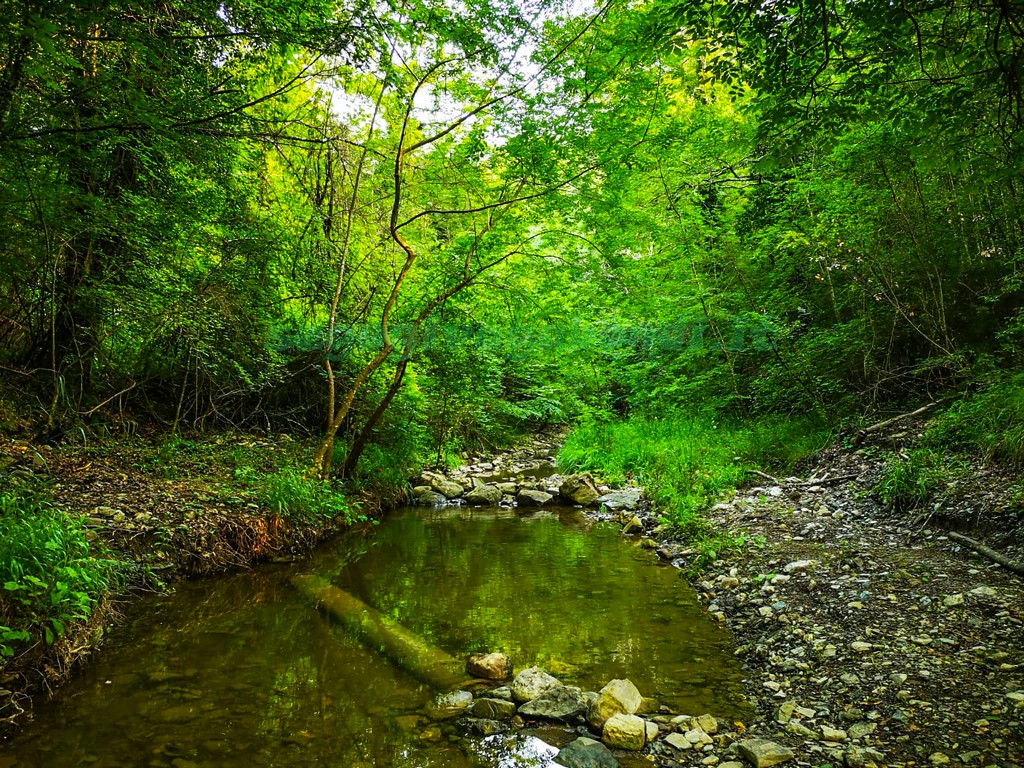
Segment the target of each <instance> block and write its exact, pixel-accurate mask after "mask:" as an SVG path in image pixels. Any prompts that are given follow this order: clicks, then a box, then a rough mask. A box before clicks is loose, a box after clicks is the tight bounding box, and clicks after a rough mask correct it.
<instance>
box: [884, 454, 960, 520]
mask: <svg viewBox="0 0 1024 768" xmlns="http://www.w3.org/2000/svg"><path fill="white" fill-rule="evenodd" d="M969 471H970V467H969V465H968V463H967V462H965V461H964V460H963V459H961V458H959V457H957V456H950V455H946V454H944V453H942V452H939V451H934V450H931V449H930V448H916V449H913V450H909V451H906V452H901V453H896V454H894V455H893V456H891V457H890V458H889V459H888V460H887V461H886V462H885V464H884V465H883V466H882V471H881V475H880V477H879V479H878V482H877V483H875V485H874V487H873V489H872V490H873V491H874V493H875V495H877V496H878V498H879V499H880V500H881V502H882V503H883V504H885V505H886V506H887V507H890V508H892V509H894V510H896V511H899V512H910V511H912V510H915V509H919V508H921V507H923V506H925V505H926V504H930V503H933V502H935V501H937V500H940V499H941V497H942V496H943V495H944V494H945V493H946V491H947V489H950V488H952V487H953V486H955V485H956V484H957V483H958V482H959V481H961V480H962V479H963V478H964V477H965V476H966V474H967V473H968V472H969Z"/></svg>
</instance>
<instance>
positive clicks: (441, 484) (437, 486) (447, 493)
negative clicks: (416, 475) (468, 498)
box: [430, 477, 466, 499]
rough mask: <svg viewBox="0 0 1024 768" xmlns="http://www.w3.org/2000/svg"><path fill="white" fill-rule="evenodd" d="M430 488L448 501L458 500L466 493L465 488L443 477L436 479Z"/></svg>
mask: <svg viewBox="0 0 1024 768" xmlns="http://www.w3.org/2000/svg"><path fill="white" fill-rule="evenodd" d="M430 487H431V488H433V489H434V490H435V491H436V492H437V493H440V494H441V495H442V496H444V497H445V498H447V499H457V498H459V496H461V495H462V494H463V493H465V491H466V489H465V488H463V487H462V486H461V485H459V484H458V483H456V482H455V481H454V480H448V479H446V478H443V477H437V478H434V480H433V482H431V483H430Z"/></svg>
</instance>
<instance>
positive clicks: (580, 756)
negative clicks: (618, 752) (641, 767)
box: [555, 736, 619, 768]
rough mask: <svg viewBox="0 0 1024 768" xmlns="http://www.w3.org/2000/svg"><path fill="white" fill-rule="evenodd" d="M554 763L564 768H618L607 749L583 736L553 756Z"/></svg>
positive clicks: (616, 762)
mask: <svg viewBox="0 0 1024 768" xmlns="http://www.w3.org/2000/svg"><path fill="white" fill-rule="evenodd" d="M555 762H556V763H558V765H563V766H565V768H619V762H618V760H616V759H615V757H614V756H613V755H612V753H611V750H610V749H608V747H606V746H605V745H604V744H602V743H601V742H600V741H595V740H594V739H588V738H587V737H585V736H583V737H581V738H578V739H576V740H575V741H571V742H569V744H567V745H566V746H565V747H564V748H563V749H562V750H561V751H560V752H559V753H558V755H556V756H555Z"/></svg>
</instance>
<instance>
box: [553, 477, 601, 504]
mask: <svg viewBox="0 0 1024 768" xmlns="http://www.w3.org/2000/svg"><path fill="white" fill-rule="evenodd" d="M558 493H559V495H560V496H561V497H562V498H564V499H567V500H569V501H571V502H573V503H574V504H581V505H583V506H584V507H589V506H592V505H593V504H596V503H597V499H598V497H600V495H601V494H600V493H598V492H597V486H596V485H594V478H592V477H591V476H590V475H588V474H585V473H584V474H581V475H570V476H569V477H567V478H565V481H564V482H563V483H562V485H561V486H560V487H559V489H558Z"/></svg>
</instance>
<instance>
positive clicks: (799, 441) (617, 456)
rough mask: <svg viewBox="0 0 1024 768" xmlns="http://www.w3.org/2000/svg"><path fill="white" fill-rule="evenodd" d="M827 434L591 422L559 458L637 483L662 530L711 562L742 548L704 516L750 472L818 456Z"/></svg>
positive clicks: (687, 423)
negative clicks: (678, 536) (686, 540)
mask: <svg viewBox="0 0 1024 768" xmlns="http://www.w3.org/2000/svg"><path fill="white" fill-rule="evenodd" d="M830 437H831V436H830V435H829V434H828V433H826V432H824V431H822V430H821V428H819V427H815V426H813V425H811V424H809V423H808V422H806V421H803V420H782V419H761V420H751V421H746V422H737V423H730V422H721V421H717V420H714V419H711V418H706V417H688V416H681V415H677V416H671V417H667V418H660V419H652V418H640V417H634V418H631V419H628V420H626V421H616V422H603V423H600V422H594V421H588V422H584V423H582V424H580V425H579V426H577V427H575V428H574V429H573V430H572V431H571V432H570V433H569V435H568V437H567V438H566V442H565V445H564V446H563V448H562V450H561V452H560V453H559V455H558V461H559V464H560V465H561V466H562V467H564V468H565V469H567V470H570V471H588V472H595V473H597V474H598V475H600V476H601V477H603V478H604V479H605V480H607V481H608V482H610V483H612V484H619V483H625V482H627V481H632V482H635V483H637V484H639V485H642V486H643V487H644V488H645V489H646V493H647V495H648V497H649V498H650V499H651V501H652V502H653V503H654V505H655V507H656V508H657V510H658V511H659V513H660V514H661V515H662V516H663V519H664V521H665V523H666V524H668V525H670V526H672V527H674V528H675V529H677V531H678V532H679V533H680V534H682V535H684V536H686V537H688V538H690V539H692V540H693V541H694V542H695V543H696V544H697V545H698V546H699V547H700V549H701V551H702V552H703V553H704V556H705V557H706V558H709V559H713V558H714V557H715V556H716V554H717V553H718V552H721V551H722V550H723V549H728V548H734V547H736V546H739V545H741V544H742V538H741V537H738V536H735V535H733V534H732V533H730V532H728V531H719V530H714V528H713V527H712V526H711V525H710V524H709V523H708V520H707V518H706V517H705V514H704V513H705V511H706V510H707V508H708V507H709V506H710V505H711V504H713V503H714V502H715V501H716V500H717V499H719V498H721V497H723V496H724V495H726V494H728V493H731V492H732V491H733V490H735V489H736V488H737V487H738V486H740V485H741V484H742V483H743V482H744V479H745V477H746V474H747V470H749V469H779V468H782V469H785V468H789V467H791V466H793V465H794V464H796V463H797V462H798V461H800V460H801V459H803V458H805V457H807V456H808V455H810V454H812V453H814V452H816V451H819V450H820V449H821V448H823V447H824V446H825V445H826V444H827V442H828V441H829V439H830Z"/></svg>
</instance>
